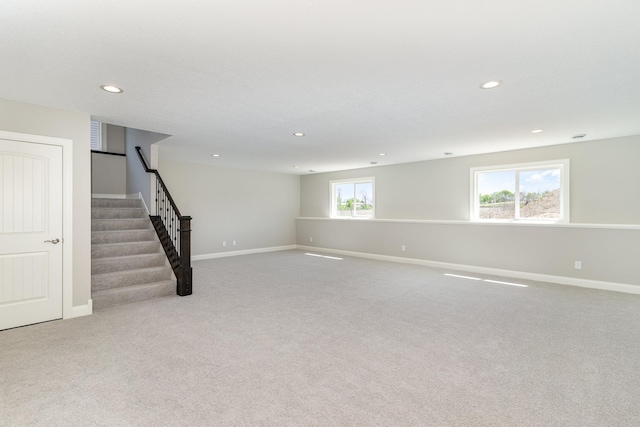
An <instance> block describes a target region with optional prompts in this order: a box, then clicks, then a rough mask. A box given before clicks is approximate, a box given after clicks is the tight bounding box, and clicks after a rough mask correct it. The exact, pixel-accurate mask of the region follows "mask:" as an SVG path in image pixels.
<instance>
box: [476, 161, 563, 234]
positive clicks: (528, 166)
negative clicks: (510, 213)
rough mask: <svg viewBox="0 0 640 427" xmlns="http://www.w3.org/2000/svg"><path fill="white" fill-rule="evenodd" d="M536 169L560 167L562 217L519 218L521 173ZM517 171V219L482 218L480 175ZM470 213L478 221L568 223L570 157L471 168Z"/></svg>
mask: <svg viewBox="0 0 640 427" xmlns="http://www.w3.org/2000/svg"><path fill="white" fill-rule="evenodd" d="M536 169H560V218H548V219H547V218H518V216H519V213H520V191H519V189H520V173H519V172H524V171H529V170H536ZM506 171H515V172H516V182H515V190H516V191H515V194H516V200H515V209H516V212H515V215H516V218H515V219H480V216H479V215H480V195H479V194H478V176H479V174H480V173H486V172H506ZM470 175H471V191H470V196H471V200H470V204H469V206H470V213H469V218H470V220H471V221H477V222H511V223H514V222H515V223H538V224H539V223H545V224H547V223H553V224H568V223H569V219H570V211H569V209H570V207H569V201H570V194H569V188H570V186H569V176H570V172H569V159H560V160H549V161H543V162H531V163H517V164H510V165H499V166H483V167H475V168H471V173H470Z"/></svg>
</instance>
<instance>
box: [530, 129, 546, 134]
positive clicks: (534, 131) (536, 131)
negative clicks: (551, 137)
mask: <svg viewBox="0 0 640 427" xmlns="http://www.w3.org/2000/svg"><path fill="white" fill-rule="evenodd" d="M542 132H544V129H534V130H532V131H531V133H542Z"/></svg>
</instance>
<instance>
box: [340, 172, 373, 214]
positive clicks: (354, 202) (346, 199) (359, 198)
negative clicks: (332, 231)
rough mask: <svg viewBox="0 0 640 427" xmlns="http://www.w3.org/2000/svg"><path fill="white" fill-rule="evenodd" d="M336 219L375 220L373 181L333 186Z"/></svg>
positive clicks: (341, 183)
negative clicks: (357, 218)
mask: <svg viewBox="0 0 640 427" xmlns="http://www.w3.org/2000/svg"><path fill="white" fill-rule="evenodd" d="M332 197H333V202H334V203H333V212H332V216H334V217H359V218H373V181H351V182H337V183H333V184H332Z"/></svg>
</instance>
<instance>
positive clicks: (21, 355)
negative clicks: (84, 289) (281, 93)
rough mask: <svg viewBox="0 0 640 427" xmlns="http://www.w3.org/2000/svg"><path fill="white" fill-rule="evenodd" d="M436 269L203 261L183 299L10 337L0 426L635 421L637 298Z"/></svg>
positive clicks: (639, 357)
mask: <svg viewBox="0 0 640 427" xmlns="http://www.w3.org/2000/svg"><path fill="white" fill-rule="evenodd" d="M443 273H445V271H439V270H434V269H429V268H425V267H419V266H411V265H402V264H394V263H387V262H380V261H372V260H365V259H355V258H346V259H344V260H338V259H331V258H322V257H314V256H307V255H305V253H304V252H302V251H287V252H276V253H267V254H259V255H247V256H240V257H233V258H221V259H217V260H208V261H199V262H196V263H195V265H194V284H195V285H194V295H192V296H190V297H185V298H180V297H167V298H162V299H159V300H155V301H147V302H142V303H135V304H129V305H126V306H120V307H113V308H109V309H104V310H102V311H97V312H96V313H95V314H94V315H92V316H88V317H83V318H77V319H72V320H65V321H55V322H49V323H43V324H39V325H33V326H28V327H24V328H18V329H13V330H8V331H4V332H0V425H1V426H31V425H37V426H48V427H52V426H581V427H582V426H636V425H640V405H638V396H640V296H637V295H629V294H621V293H614V292H605V291H597V290H589V289H582V288H576V287H571V286H561V285H551V284H541V283H533V282H523V281H518V283H522V284H526V285H529V287H515V286H510V285H505V284H498V283H490V282H483V281H473V280H469V279H464V278H459V277H451V276H444V275H443ZM461 274H465V273H461ZM466 275H470V274H466ZM471 276H477V275H471ZM494 279H496V278H494ZM498 280H500V279H499V278H498ZM502 280H505V281H507V282H514V280H509V279H502Z"/></svg>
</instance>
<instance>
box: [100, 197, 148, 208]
mask: <svg viewBox="0 0 640 427" xmlns="http://www.w3.org/2000/svg"><path fill="white" fill-rule="evenodd" d="M91 207H92V208H101V207H105V208H120V207H122V208H139V207H143V204H142V201H141V200H140V199H108V198H99V197H94V198H92V199H91Z"/></svg>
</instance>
